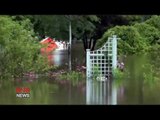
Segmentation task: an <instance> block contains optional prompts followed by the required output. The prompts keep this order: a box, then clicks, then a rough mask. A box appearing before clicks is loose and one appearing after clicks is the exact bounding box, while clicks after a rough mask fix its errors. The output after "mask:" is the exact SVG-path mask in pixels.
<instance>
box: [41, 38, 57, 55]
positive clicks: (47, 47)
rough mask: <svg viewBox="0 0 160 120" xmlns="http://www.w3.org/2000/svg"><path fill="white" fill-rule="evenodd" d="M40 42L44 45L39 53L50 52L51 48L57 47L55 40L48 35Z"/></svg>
mask: <svg viewBox="0 0 160 120" xmlns="http://www.w3.org/2000/svg"><path fill="white" fill-rule="evenodd" d="M40 43H41V44H44V45H45V47H43V48H41V53H51V52H52V51H53V50H55V49H56V48H58V46H57V44H56V43H55V40H53V39H52V38H50V37H47V38H45V39H43V40H42V41H41V42H40Z"/></svg>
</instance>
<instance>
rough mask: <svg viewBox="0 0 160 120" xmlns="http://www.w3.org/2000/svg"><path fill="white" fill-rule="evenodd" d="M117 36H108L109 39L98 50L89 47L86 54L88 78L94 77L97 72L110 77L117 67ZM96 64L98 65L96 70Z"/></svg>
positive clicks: (101, 75) (100, 75)
mask: <svg viewBox="0 0 160 120" xmlns="http://www.w3.org/2000/svg"><path fill="white" fill-rule="evenodd" d="M117 39H118V38H117V37H116V35H113V36H112V37H109V38H108V41H107V42H106V43H105V44H104V46H103V47H101V48H100V49H98V50H94V51H90V49H87V54H86V61H87V62H86V64H87V65H86V68H87V70H86V74H87V78H91V77H93V75H94V74H95V72H96V74H97V72H98V75H99V76H97V77H105V78H107V79H109V78H110V76H111V74H112V71H113V69H115V68H116V67H117ZM95 66H96V67H97V69H96V71H95Z"/></svg>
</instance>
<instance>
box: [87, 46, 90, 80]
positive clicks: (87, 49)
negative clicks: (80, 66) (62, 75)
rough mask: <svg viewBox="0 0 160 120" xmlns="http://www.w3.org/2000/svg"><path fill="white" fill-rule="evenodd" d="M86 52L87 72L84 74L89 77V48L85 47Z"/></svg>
mask: <svg viewBox="0 0 160 120" xmlns="http://www.w3.org/2000/svg"><path fill="white" fill-rule="evenodd" d="M86 52H87V54H86V63H87V65H86V73H87V75H86V76H87V78H89V77H91V66H90V63H91V61H90V49H86Z"/></svg>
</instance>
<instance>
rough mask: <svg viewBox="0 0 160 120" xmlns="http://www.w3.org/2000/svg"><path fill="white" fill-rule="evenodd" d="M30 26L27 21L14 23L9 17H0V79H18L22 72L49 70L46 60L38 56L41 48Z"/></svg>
mask: <svg viewBox="0 0 160 120" xmlns="http://www.w3.org/2000/svg"><path fill="white" fill-rule="evenodd" d="M30 24H31V23H30V22H29V20H28V19H26V20H25V21H21V22H16V21H13V20H12V18H11V17H9V16H0V33H1V34H0V49H1V52H0V76H1V77H11V76H13V77H20V76H22V74H23V73H24V72H29V71H35V72H40V71H44V70H46V69H49V66H47V63H46V62H47V60H46V59H45V58H43V57H42V56H41V55H40V54H39V53H40V52H39V51H40V48H41V46H40V44H39V42H38V41H36V40H35V37H34V32H33V29H32V27H29V26H30ZM27 25H28V26H27ZM26 26H27V28H26Z"/></svg>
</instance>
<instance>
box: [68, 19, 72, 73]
mask: <svg viewBox="0 0 160 120" xmlns="http://www.w3.org/2000/svg"><path fill="white" fill-rule="evenodd" d="M71 47H72V26H71V19H69V48H68V57H69V70H70V71H71V70H72V64H71Z"/></svg>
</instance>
